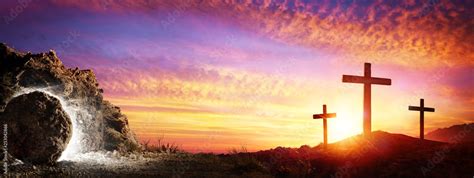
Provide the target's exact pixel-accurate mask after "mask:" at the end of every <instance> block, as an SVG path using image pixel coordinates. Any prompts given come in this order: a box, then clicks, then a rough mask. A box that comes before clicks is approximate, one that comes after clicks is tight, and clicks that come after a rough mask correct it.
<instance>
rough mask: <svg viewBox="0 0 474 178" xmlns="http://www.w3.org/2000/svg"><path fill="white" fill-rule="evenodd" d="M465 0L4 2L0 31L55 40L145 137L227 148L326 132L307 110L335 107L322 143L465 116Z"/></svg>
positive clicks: (4, 35)
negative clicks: (367, 66) (368, 123)
mask: <svg viewBox="0 0 474 178" xmlns="http://www.w3.org/2000/svg"><path fill="white" fill-rule="evenodd" d="M473 15H474V2H473V1H469V0H464V1H462V0H451V1H448V0H407V1H395V0H389V1H382V0H324V1H323V0H321V1H319V0H317V1H309V0H296V1H290V0H275V1H269V0H262V1H250V0H240V1H232V0H226V1H217V0H213V1H205V0H204V1H153V0H103V1H99V0H61V1H60V0H42V1H40V0H1V6H0V17H1V19H0V42H3V43H7V44H8V45H10V46H12V47H14V48H16V49H18V50H20V51H31V52H34V53H39V52H47V51H49V50H50V49H53V50H55V51H56V52H57V54H58V56H59V58H60V59H61V60H62V61H63V63H64V64H65V65H66V66H67V67H71V68H75V67H79V68H81V69H92V70H93V71H94V73H95V74H96V76H97V79H98V81H99V83H100V87H101V88H103V89H104V95H105V99H106V100H109V101H111V102H112V103H113V104H115V105H118V106H120V107H121V108H122V111H123V113H125V114H126V115H127V116H128V119H129V123H130V127H131V129H132V130H133V132H134V133H135V134H136V135H137V137H138V138H139V139H140V140H141V141H146V140H150V141H151V143H155V142H156V141H157V140H158V139H160V138H161V139H162V140H163V141H164V142H169V143H174V144H176V145H179V146H180V147H181V148H182V149H184V150H186V151H190V152H216V153H225V152H227V151H229V150H231V149H233V148H237V149H238V148H243V147H244V148H246V149H247V150H249V151H257V150H262V149H270V148H274V147H277V146H284V147H299V146H301V145H310V146H315V145H318V144H319V143H321V142H322V140H323V127H322V121H321V120H313V119H312V115H313V114H319V113H321V112H322V105H323V104H327V107H328V112H336V113H337V118H331V119H329V121H328V132H329V142H330V143H331V142H335V141H338V140H341V139H344V138H346V137H349V136H352V135H356V134H360V133H361V132H362V114H363V108H362V106H363V105H362V101H363V95H362V94H363V87H362V85H360V84H349V83H342V75H343V74H349V75H363V70H364V69H363V67H364V63H365V62H370V63H372V76H374V77H384V78H390V79H391V80H392V85H391V86H382V85H374V86H372V129H373V130H383V131H388V132H393V133H401V134H406V135H410V136H414V137H417V136H418V133H419V114H418V113H417V112H412V111H408V106H409V105H415V106H416V105H418V104H419V99H420V98H424V99H425V105H426V106H428V107H434V108H436V112H434V113H426V114H425V131H426V132H429V131H433V130H435V129H436V128H442V127H448V126H450V125H454V124H462V123H469V122H474V107H473V106H474V93H473V91H474V90H473V89H474V45H473V43H474V35H473V32H472V31H473V28H474V20H473V19H474V17H473Z"/></svg>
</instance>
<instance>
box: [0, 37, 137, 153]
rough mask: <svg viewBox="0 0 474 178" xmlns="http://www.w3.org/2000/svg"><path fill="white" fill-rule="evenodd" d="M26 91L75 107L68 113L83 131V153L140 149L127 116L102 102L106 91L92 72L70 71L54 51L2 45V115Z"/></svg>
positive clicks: (0, 104) (81, 140)
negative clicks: (20, 49) (44, 93)
mask: <svg viewBox="0 0 474 178" xmlns="http://www.w3.org/2000/svg"><path fill="white" fill-rule="evenodd" d="M25 89H26V90H28V89H33V90H37V89H39V90H41V91H47V92H49V93H51V94H52V95H53V96H57V97H59V98H61V99H63V100H64V101H65V102H66V103H64V104H65V105H67V106H68V107H72V108H73V110H74V112H71V113H69V114H71V116H70V117H73V118H74V121H73V122H75V123H76V124H78V127H77V128H78V129H80V130H79V131H78V135H81V137H80V141H79V142H74V144H78V146H81V145H82V147H81V148H79V149H78V150H80V152H89V151H101V150H108V151H113V150H117V151H123V152H129V151H134V150H139V148H140V145H139V144H138V142H137V140H136V139H135V137H134V134H133V133H132V131H131V130H130V129H129V127H128V119H127V117H126V116H125V115H123V114H122V113H121V112H120V109H119V108H118V107H116V106H114V105H112V104H111V103H110V102H107V101H106V100H104V99H103V96H102V93H103V90H102V89H101V88H99V83H98V82H97V80H96V77H95V74H94V72H93V71H92V70H88V69H86V70H80V69H78V68H67V67H65V66H64V65H63V63H62V62H61V60H60V59H59V58H58V57H57V55H56V53H55V52H54V51H52V50H51V51H49V52H48V53H39V54H32V53H22V52H18V51H16V50H14V49H12V48H10V47H8V46H7V45H5V44H2V43H0V113H1V112H2V111H3V110H4V109H5V106H6V105H7V103H8V101H9V100H11V99H12V97H14V96H15V95H16V94H18V93H22V92H24V90H25ZM64 107H66V106H64ZM75 131H76V130H75ZM71 143H72V142H71ZM84 145H87V146H84Z"/></svg>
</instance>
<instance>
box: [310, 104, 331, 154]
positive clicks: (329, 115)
mask: <svg viewBox="0 0 474 178" xmlns="http://www.w3.org/2000/svg"><path fill="white" fill-rule="evenodd" d="M334 117H336V113H327V112H326V105H323V113H322V114H314V115H313V119H323V127H324V147H325V148H326V147H327V145H328V124H327V121H326V119H328V118H334Z"/></svg>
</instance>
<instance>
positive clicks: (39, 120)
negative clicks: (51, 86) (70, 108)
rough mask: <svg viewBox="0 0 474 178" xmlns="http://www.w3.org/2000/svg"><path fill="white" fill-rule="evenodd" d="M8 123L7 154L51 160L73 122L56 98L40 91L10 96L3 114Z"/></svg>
mask: <svg viewBox="0 0 474 178" xmlns="http://www.w3.org/2000/svg"><path fill="white" fill-rule="evenodd" d="M2 117H4V118H5V119H4V122H5V123H6V124H7V126H8V153H10V154H11V155H12V156H13V157H15V158H18V159H20V160H23V161H26V162H30V163H34V164H42V163H49V164H50V163H54V162H55V161H56V160H57V159H58V158H59V156H61V153H62V152H63V151H64V150H65V149H66V146H67V144H68V142H69V140H70V138H71V135H72V123H71V119H70V118H69V116H68V115H67V114H66V112H64V110H63V109H62V106H61V103H60V102H59V100H58V99H56V98H53V97H51V96H48V95H47V94H46V93H42V92H38V91H36V92H32V93H28V94H24V95H21V96H18V97H15V98H13V99H12V100H11V101H10V102H8V105H7V107H6V109H5V112H4V113H3V114H2Z"/></svg>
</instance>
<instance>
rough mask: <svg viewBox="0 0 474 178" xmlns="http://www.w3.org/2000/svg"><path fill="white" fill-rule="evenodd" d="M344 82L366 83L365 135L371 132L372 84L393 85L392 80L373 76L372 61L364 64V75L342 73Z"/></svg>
mask: <svg viewBox="0 0 474 178" xmlns="http://www.w3.org/2000/svg"><path fill="white" fill-rule="evenodd" d="M342 82H344V83H362V84H364V135H369V134H370V133H371V129H372V128H371V117H372V116H371V115H372V111H371V110H372V107H371V90H372V89H371V88H372V87H371V85H372V84H378V85H391V84H392V80H391V79H388V78H377V77H372V74H371V69H370V63H365V65H364V76H354V75H342Z"/></svg>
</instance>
